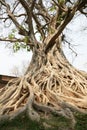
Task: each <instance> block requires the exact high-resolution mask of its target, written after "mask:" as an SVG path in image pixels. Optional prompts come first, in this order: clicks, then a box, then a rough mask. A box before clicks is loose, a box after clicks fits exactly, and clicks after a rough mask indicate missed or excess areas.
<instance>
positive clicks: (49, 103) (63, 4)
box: [0, 0, 87, 125]
mask: <svg viewBox="0 0 87 130" xmlns="http://www.w3.org/2000/svg"><path fill="white" fill-rule="evenodd" d="M77 12H79V13H82V14H84V15H85V16H86V15H87V0H14V1H7V0H0V20H1V21H2V22H3V23H4V24H5V23H6V22H7V21H9V22H7V23H11V22H12V23H13V24H14V25H15V28H16V29H15V30H17V31H18V34H19V35H20V36H21V37H20V38H17V37H16V35H15V30H12V32H11V33H10V34H9V35H8V37H1V36H0V41H6V42H11V43H14V45H13V48H14V50H15V51H17V50H19V49H20V47H24V48H27V49H28V50H32V53H33V56H32V60H31V62H30V65H29V67H28V69H27V71H26V74H25V75H24V76H23V77H20V78H17V79H13V80H11V81H9V83H8V84H7V85H6V86H5V87H4V88H2V89H0V121H1V122H3V121H6V120H8V121H10V120H11V119H14V118H15V117H16V116H19V115H22V114H23V113H24V112H26V113H27V116H28V117H29V119H31V120H34V121H35V120H36V121H40V119H43V118H45V116H46V115H47V117H48V119H49V118H50V116H53V117H56V116H57V115H61V116H65V118H68V119H70V120H71V122H72V124H73V125H74V124H75V119H74V111H78V112H83V113H86V112H87V74H86V73H85V72H82V71H79V70H77V69H75V68H74V67H73V66H72V65H71V64H70V63H69V62H68V60H67V59H66V57H65V55H64V53H63V49H62V41H63V40H64V35H63V30H64V29H65V28H66V26H67V25H68V24H69V23H70V21H71V20H72V19H73V17H74V16H75V14H76V13H77ZM48 122H49V121H48ZM45 123H47V122H45ZM48 124H49V123H48Z"/></svg>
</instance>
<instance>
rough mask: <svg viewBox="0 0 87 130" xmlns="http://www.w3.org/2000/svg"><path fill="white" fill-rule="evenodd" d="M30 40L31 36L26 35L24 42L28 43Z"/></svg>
mask: <svg viewBox="0 0 87 130" xmlns="http://www.w3.org/2000/svg"><path fill="white" fill-rule="evenodd" d="M28 42H29V37H28V36H25V37H24V43H26V44H27V43H28Z"/></svg>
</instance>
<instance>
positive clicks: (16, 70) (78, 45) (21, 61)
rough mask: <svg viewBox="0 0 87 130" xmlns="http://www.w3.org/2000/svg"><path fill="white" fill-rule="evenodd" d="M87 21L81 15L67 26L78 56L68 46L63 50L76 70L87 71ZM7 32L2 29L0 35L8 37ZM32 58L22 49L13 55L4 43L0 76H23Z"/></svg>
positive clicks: (0, 49) (1, 48)
mask: <svg viewBox="0 0 87 130" xmlns="http://www.w3.org/2000/svg"><path fill="white" fill-rule="evenodd" d="M86 22H87V19H86V18H85V16H83V15H81V16H78V17H76V18H74V20H72V21H71V23H70V24H69V25H68V26H67V28H66V29H65V30H64V32H65V33H66V35H67V39H68V41H70V42H71V44H72V45H73V47H74V48H73V49H74V51H76V53H77V56H76V57H75V54H74V53H72V52H71V50H70V49H68V47H67V46H68V45H63V49H64V52H65V55H66V57H67V58H68V60H69V61H70V62H71V64H73V65H74V66H75V67H76V68H78V69H80V70H85V71H87V30H86ZM8 33H9V32H8V30H7V31H6V30H5V29H3V28H2V27H1V24H0V34H5V35H8ZM31 58H32V53H31V52H27V51H26V50H24V49H22V50H20V51H18V52H16V53H13V50H12V48H11V49H10V48H9V47H7V46H6V45H5V44H4V43H3V44H2V43H1V44H0V74H1V75H19V76H20V75H23V74H24V72H25V69H24V68H27V67H28V65H29V63H30V61H31Z"/></svg>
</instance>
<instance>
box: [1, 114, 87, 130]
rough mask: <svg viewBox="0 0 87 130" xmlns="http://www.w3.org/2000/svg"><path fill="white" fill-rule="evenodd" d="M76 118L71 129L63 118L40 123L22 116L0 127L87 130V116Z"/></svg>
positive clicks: (6, 129)
mask: <svg viewBox="0 0 87 130" xmlns="http://www.w3.org/2000/svg"><path fill="white" fill-rule="evenodd" d="M75 117H76V121H77V123H76V125H75V128H72V127H71V123H70V120H68V119H66V118H64V117H62V116H58V117H52V116H50V118H48V119H47V118H46V119H43V118H42V119H41V120H40V122H39V123H38V122H36V121H31V120H29V118H28V117H27V116H20V117H17V118H16V119H14V120H12V121H10V122H5V123H4V124H2V125H0V130H87V114H85V115H84V114H78V113H77V114H76V116H75ZM43 122H44V123H43ZM42 123H43V124H44V126H43V125H42Z"/></svg>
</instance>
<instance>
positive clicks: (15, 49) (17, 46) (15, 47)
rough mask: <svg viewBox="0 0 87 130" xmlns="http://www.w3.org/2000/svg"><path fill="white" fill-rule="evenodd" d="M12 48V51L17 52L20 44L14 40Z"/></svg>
mask: <svg viewBox="0 0 87 130" xmlns="http://www.w3.org/2000/svg"><path fill="white" fill-rule="evenodd" d="M13 50H14V52H17V51H18V50H20V44H19V43H18V42H15V44H14V45H13Z"/></svg>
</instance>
